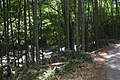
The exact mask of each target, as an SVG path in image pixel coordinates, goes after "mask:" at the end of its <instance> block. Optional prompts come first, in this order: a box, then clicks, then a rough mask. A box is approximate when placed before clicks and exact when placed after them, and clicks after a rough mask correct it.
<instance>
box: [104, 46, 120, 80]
mask: <svg viewBox="0 0 120 80" xmlns="http://www.w3.org/2000/svg"><path fill="white" fill-rule="evenodd" d="M109 48H110V49H109V51H108V55H107V62H106V68H107V80H120V44H112V45H111V46H110V47H109Z"/></svg>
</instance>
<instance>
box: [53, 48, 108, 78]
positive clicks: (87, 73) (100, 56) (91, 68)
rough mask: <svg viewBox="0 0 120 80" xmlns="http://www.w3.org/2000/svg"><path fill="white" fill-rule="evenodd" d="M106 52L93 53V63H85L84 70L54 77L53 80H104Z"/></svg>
mask: <svg viewBox="0 0 120 80" xmlns="http://www.w3.org/2000/svg"><path fill="white" fill-rule="evenodd" d="M106 51H107V50H102V51H100V52H97V53H93V54H92V55H91V56H92V59H93V62H91V63H90V62H86V63H85V67H84V68H81V69H76V70H75V71H74V72H72V73H70V74H68V75H66V76H56V79H55V80H106V70H105V62H106V58H105V56H106V55H107V53H106Z"/></svg>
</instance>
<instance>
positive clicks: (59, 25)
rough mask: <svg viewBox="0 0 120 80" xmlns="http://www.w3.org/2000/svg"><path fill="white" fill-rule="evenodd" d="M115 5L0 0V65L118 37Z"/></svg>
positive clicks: (108, 0)
mask: <svg viewBox="0 0 120 80" xmlns="http://www.w3.org/2000/svg"><path fill="white" fill-rule="evenodd" d="M119 6H120V2H119V0H0V57H1V59H0V60H1V61H0V64H1V65H0V66H2V67H4V66H7V65H9V64H13V65H15V66H20V64H25V65H27V66H28V65H29V63H30V62H35V63H38V64H39V63H43V62H44V61H43V60H42V59H43V57H44V52H46V51H52V52H53V53H57V55H61V54H62V53H63V52H64V50H63V48H65V51H67V50H70V51H72V54H71V56H72V55H74V54H79V53H80V51H92V50H95V49H98V48H100V47H102V46H105V45H107V43H108V41H109V40H110V39H119V36H120V13H119V10H120V7H119ZM64 54H65V53H64ZM64 54H63V55H64ZM4 56H6V58H5V60H6V61H7V63H6V65H3V63H4V62H3V61H4ZM11 56H12V57H11ZM23 56H24V57H23ZM20 58H21V59H22V61H20ZM58 58H59V57H58Z"/></svg>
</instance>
